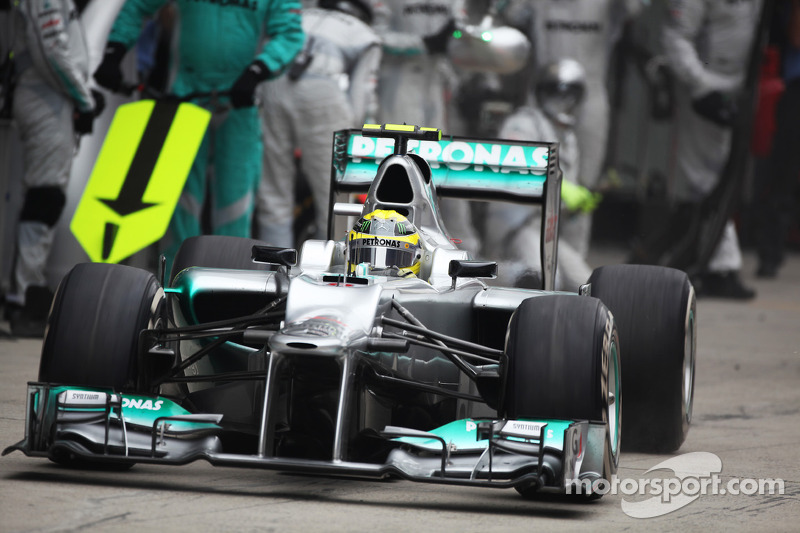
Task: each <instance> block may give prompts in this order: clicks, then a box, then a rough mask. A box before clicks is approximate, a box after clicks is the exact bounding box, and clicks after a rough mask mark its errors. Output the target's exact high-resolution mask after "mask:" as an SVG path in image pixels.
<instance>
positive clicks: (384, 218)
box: [347, 209, 422, 276]
mask: <svg viewBox="0 0 800 533" xmlns="http://www.w3.org/2000/svg"><path fill="white" fill-rule="evenodd" d="M347 248H348V253H349V261H350V270H351V272H352V271H354V270H356V267H357V266H358V265H361V264H367V265H368V268H369V270H370V271H371V272H373V273H379V272H385V273H387V274H389V273H394V272H390V271H396V274H397V275H400V276H408V275H410V274H414V275H415V276H417V275H419V268H420V258H421V257H422V250H421V248H420V245H419V233H418V232H417V228H415V227H414V224H412V223H411V221H409V220H408V219H407V218H406V217H405V216H403V215H401V214H400V213H398V212H397V211H392V210H384V209H376V210H375V211H373V212H371V213H368V214H366V215H364V216H363V217H361V218H360V219H359V220H358V222H356V224H355V225H354V226H353V229H351V230H350V232H349V233H348V234H347Z"/></svg>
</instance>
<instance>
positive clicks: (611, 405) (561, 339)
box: [500, 295, 622, 497]
mask: <svg viewBox="0 0 800 533" xmlns="http://www.w3.org/2000/svg"><path fill="white" fill-rule="evenodd" d="M505 352H506V358H507V360H506V363H507V364H506V365H505V372H504V375H505V386H504V389H503V397H502V399H501V405H500V412H501V414H502V415H503V416H505V417H506V418H509V419H519V418H553V419H560V420H592V421H597V420H602V421H603V422H604V423H605V425H606V439H605V449H604V453H603V467H602V468H603V472H601V473H600V472H599V473H600V474H601V475H602V476H603V477H604V478H605V479H611V476H612V475H614V474H615V473H616V472H617V466H618V465H619V452H620V438H621V431H620V428H621V415H622V397H621V386H620V385H621V380H620V362H619V350H618V340H617V330H616V326H615V324H614V318H613V317H612V316H611V314H610V313H609V311H608V309H607V308H606V306H605V305H603V303H602V302H601V301H600V300H597V299H596V298H584V297H578V296H569V295H545V296H539V297H535V298H530V299H528V300H525V301H523V302H522V303H521V304H520V306H519V307H518V308H517V310H516V311H515V312H514V314H513V315H512V317H511V320H510V321H509V326H508V333H507V337H506V347H505ZM518 491H519V492H520V493H521V494H522V495H523V496H526V497H529V496H532V495H534V494H535V493H536V490H535V488H529V489H518Z"/></svg>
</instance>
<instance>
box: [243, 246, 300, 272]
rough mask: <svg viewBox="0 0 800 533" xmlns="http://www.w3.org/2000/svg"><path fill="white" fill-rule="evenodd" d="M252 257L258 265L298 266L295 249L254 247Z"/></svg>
mask: <svg viewBox="0 0 800 533" xmlns="http://www.w3.org/2000/svg"><path fill="white" fill-rule="evenodd" d="M251 257H252V259H253V261H255V262H256V263H270V264H273V265H282V266H285V267H292V266H294V265H295V264H297V250H295V249H294V248H275V247H273V246H261V245H259V244H256V245H255V246H253V250H252V252H251Z"/></svg>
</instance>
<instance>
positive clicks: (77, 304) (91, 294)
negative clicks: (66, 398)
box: [39, 263, 164, 392]
mask: <svg viewBox="0 0 800 533" xmlns="http://www.w3.org/2000/svg"><path fill="white" fill-rule="evenodd" d="M163 301H164V291H163V289H162V288H161V286H160V285H159V283H158V281H157V280H156V278H155V276H153V275H152V274H151V273H150V272H147V271H145V270H141V269H138V268H133V267H129V266H124V265H116V264H103V263H81V264H78V265H76V266H75V267H73V268H72V270H70V271H69V273H67V275H66V276H65V277H64V279H63V280H62V281H61V284H60V285H59V286H58V289H57V290H56V295H55V298H54V300H53V306H52V308H51V310H50V316H49V317H48V321H47V330H46V331H45V337H44V342H43V345H42V356H41V360H40V363H39V381H42V382H47V383H61V384H67V385H76V386H85V387H100V388H110V389H114V390H117V391H128V392H147V384H144V383H140V381H141V379H140V378H141V372H140V369H139V368H138V357H137V350H138V345H139V332H140V331H141V330H143V329H147V328H153V327H155V325H156V321H157V317H158V316H159V314H160V306H161V305H163Z"/></svg>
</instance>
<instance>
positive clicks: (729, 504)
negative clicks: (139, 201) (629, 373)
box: [0, 250, 800, 533]
mask: <svg viewBox="0 0 800 533" xmlns="http://www.w3.org/2000/svg"><path fill="white" fill-rule="evenodd" d="M622 257H623V255H622V253H621V252H619V251H614V250H601V251H599V252H594V253H593V254H592V256H591V263H592V264H593V265H594V266H599V265H601V264H609V263H614V262H619V260H620V259H621V258H622ZM753 271H754V261H753V258H752V256H750V255H746V257H745V269H744V271H743V274H744V278H745V280H746V282H747V283H749V284H752V285H753V286H754V287H755V288H756V289H757V290H758V297H757V298H756V299H755V300H753V301H750V302H746V303H732V302H728V301H723V300H712V299H701V300H700V301H699V302H698V328H699V333H698V335H699V336H698V356H697V376H696V380H697V381H696V389H695V405H694V420H693V425H692V429H691V431H690V432H689V437H688V438H687V440H686V442H685V443H684V445H683V447H682V448H681V449H680V450H679V452H677V453H675V454H670V455H645V454H634V453H624V452H623V454H622V459H621V464H620V471H619V477H620V478H629V479H634V480H637V479H640V478H643V477H652V476H654V475H659V474H661V475H663V477H664V478H670V477H671V476H674V474H673V473H672V472H670V471H664V470H661V471H659V472H656V473H650V474H646V472H647V471H648V470H649V469H650V468H652V467H654V466H655V465H657V464H659V463H660V462H661V461H664V460H666V459H668V458H670V457H675V456H679V455H682V454H684V453H689V452H710V453H713V454H716V455H717V456H718V457H719V458H720V459H721V461H722V471H721V473H720V477H721V478H722V481H723V483H727V482H728V481H730V480H734V479H739V480H742V479H766V478H772V479H776V478H779V479H782V480H784V494H783V495H752V496H746V495H732V494H727V495H724V496H723V495H703V496H700V497H699V498H697V499H696V500H695V501H693V502H692V503H690V504H689V505H687V506H685V507H683V508H681V509H679V510H676V511H674V512H671V513H669V514H666V515H664V516H660V517H656V518H648V519H634V518H631V517H629V516H627V515H626V514H625V513H624V512H623V511H622V509H621V503H622V501H623V498H625V499H628V500H634V501H640V500H643V499H646V497H642V496H634V497H631V496H624V495H622V494H620V495H607V496H606V497H604V498H603V499H601V500H599V501H597V502H593V503H575V502H573V501H564V500H563V499H561V498H548V499H545V500H543V501H526V500H523V499H522V498H520V497H519V496H518V495H517V493H516V492H515V491H513V490H497V489H495V490H492V489H476V488H467V487H451V486H443V485H433V484H419V483H412V482H408V481H399V480H395V481H369V480H358V479H341V478H330V477H315V476H298V475H288V474H282V473H278V472H272V471H262V470H249V469H237V468H219V467H212V466H210V465H209V464H207V463H205V462H198V463H194V464H191V465H187V466H183V467H159V466H153V465H144V466H143V465H137V466H136V467H134V468H133V469H132V470H130V471H129V472H122V473H108V472H93V471H78V470H69V469H64V468H60V467H58V466H56V465H54V464H52V463H50V462H49V461H47V460H45V459H34V458H28V457H25V456H24V455H22V454H21V453H19V452H15V453H13V454H11V455H8V456H6V457H2V458H0V532H17V531H79V530H80V531H114V532H120V531H142V530H150V531H192V532H205V531H237V532H245V531H409V530H422V531H459V532H468V531H476V532H481V533H484V532H486V531H492V532H495V531H535V530H545V531H573V530H578V529H584V528H590V529H591V530H599V531H619V530H640V529H641V530H645V529H646V530H648V531H662V530H664V531H666V530H669V531H675V530H684V531H696V530H700V529H709V530H713V531H716V530H730V531H742V530H748V531H752V530H770V531H797V530H798V527H800V526H798V524H799V523H800V447H798V443H800V256H798V255H794V256H791V257H790V259H789V261H788V264H787V265H786V266H785V267H784V269H783V270H782V271H781V274H780V277H779V278H778V279H777V280H769V281H764V280H756V279H754V277H753V275H752V273H753ZM7 329H8V325H7V324H5V323H0V330H5V331H6V332H7ZM0 335H2V332H1V331H0ZM40 344H41V343H40V342H37V341H34V340H14V339H10V338H8V337H2V336H0V448H5V447H6V446H8V445H11V444H14V443H16V442H17V441H19V440H20V439H22V437H23V421H24V415H25V413H24V397H25V390H26V389H25V387H26V382H27V381H29V380H34V379H35V378H36V374H37V371H38V361H39V350H40ZM623 349H624V348H623ZM623 371H624V370H623ZM623 424H624V415H623ZM648 496H649V495H648Z"/></svg>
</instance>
